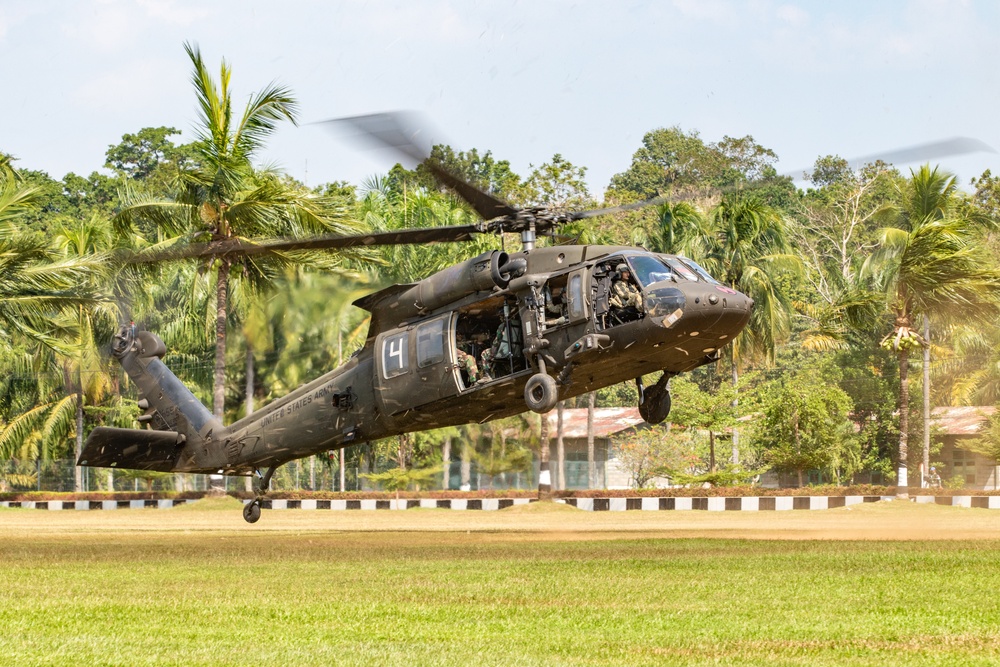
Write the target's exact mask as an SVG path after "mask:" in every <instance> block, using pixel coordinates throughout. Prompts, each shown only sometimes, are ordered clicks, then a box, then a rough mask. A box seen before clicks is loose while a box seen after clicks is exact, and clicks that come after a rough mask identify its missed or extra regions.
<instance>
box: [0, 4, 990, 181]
mask: <svg viewBox="0 0 1000 667" xmlns="http://www.w3.org/2000/svg"><path fill="white" fill-rule="evenodd" d="M997 34H1000V3H995V2H991V1H982V2H974V1H972V0H966V1H962V0H951V1H948V2H945V1H939V0H881V1H879V2H871V1H869V2H853V1H844V0H839V1H838V2H818V1H817V2H807V1H786V2H780V1H770V0H747V1H746V2H737V1H735V0H731V1H729V0H663V1H660V2H630V1H628V0H617V1H614V2H612V1H607V2H597V1H579V0H578V1H570V0H531V1H522V2H513V1H510V0H497V1H495V2H481V1H474V0H424V1H417V0H411V1H408V2H407V1H404V2H388V1H387V2H378V1H375V0H372V1H369V2H362V1H360V0H340V1H296V0H288V1H287V2H283V3H276V2H266V3H265V2H256V1H253V0H213V1H204V0H202V1H193V0H75V1H62V0H52V1H45V2H40V1H36V0H4V2H3V3H2V4H0V63H2V64H0V68H2V73H3V76H2V79H3V87H4V96H3V102H2V104H0V150H2V151H4V152H8V153H12V154H14V155H15V156H16V157H18V158H19V159H20V162H19V165H20V166H23V167H27V168H32V169H42V170H45V171H47V172H49V173H50V175H52V176H54V177H56V178H61V177H62V176H63V175H64V174H65V173H66V172H68V171H73V172H76V173H79V174H89V173H90V172H91V171H93V170H95V169H99V168H100V167H101V165H102V164H103V162H104V153H105V151H106V150H107V148H108V146H109V145H111V144H115V143H118V142H119V141H120V139H121V136H122V134H124V133H131V132H135V131H137V130H139V129H140V128H142V127H146V126H158V125H168V126H173V127H177V128H178V129H181V130H183V132H184V135H183V139H184V140H187V139H190V138H191V137H192V132H191V128H192V126H193V124H194V122H195V120H196V115H195V113H196V112H195V99H194V95H193V93H192V90H191V85H190V82H189V77H190V69H191V68H190V63H189V61H188V60H187V56H186V55H185V54H184V51H183V48H182V44H183V42H184V41H185V40H189V41H192V42H195V43H197V44H198V45H199V46H200V47H201V49H202V52H203V54H204V56H205V58H206V60H207V62H208V63H209V64H210V66H211V68H212V69H213V71H214V70H217V68H218V64H219V61H220V59H221V58H223V57H225V58H226V59H227V60H228V61H229V62H230V63H231V64H232V66H233V69H234V77H233V88H234V90H235V92H236V94H237V95H238V96H240V97H241V98H242V97H245V96H248V95H249V94H250V93H251V92H253V91H256V90H258V89H260V88H261V87H263V86H264V85H265V84H267V83H269V82H271V81H274V80H276V81H279V82H281V83H282V84H284V85H287V86H289V87H290V88H291V89H292V90H293V91H294V93H295V95H296V96H297V97H298V99H299V101H300V104H301V119H302V121H303V125H302V126H300V127H298V128H295V127H291V126H289V127H286V128H283V129H282V130H280V132H279V133H278V134H277V136H276V137H275V138H274V140H273V141H272V142H271V144H270V146H269V149H268V151H267V154H266V155H264V156H262V158H263V159H265V160H267V161H269V162H275V163H277V164H279V165H281V166H282V167H283V168H284V169H286V170H287V171H288V172H289V173H291V174H292V175H294V176H296V177H297V178H300V179H304V180H307V181H308V182H309V183H310V184H313V185H315V184H318V183H322V182H326V181H333V180H348V181H351V182H360V181H361V180H363V179H364V178H366V177H367V176H369V175H371V174H374V173H377V172H384V171H386V170H387V169H388V168H389V167H391V166H392V163H393V162H394V159H393V158H392V157H391V156H388V155H386V154H384V153H380V152H370V151H366V150H363V149H361V148H359V147H357V146H355V145H353V144H350V143H345V142H344V141H343V140H342V139H340V138H338V137H336V136H333V135H331V134H330V133H329V132H327V131H325V130H324V129H322V128H321V127H318V126H311V125H308V124H306V123H308V122H310V121H318V120H323V119H326V118H331V117H337V116H345V115H353V114H361V113H371V112H375V111H384V110H390V109H414V110H418V111H420V112H422V113H423V114H424V115H426V116H427V117H428V118H430V119H431V120H432V121H433V123H434V126H435V127H436V128H438V129H439V130H440V131H441V134H440V135H439V136H438V137H435V138H436V139H439V140H442V141H446V142H448V143H450V144H451V145H452V146H454V147H456V148H460V149H468V148H472V147H476V148H479V149H480V150H487V149H488V150H492V151H493V154H494V155H495V156H496V157H498V158H503V159H508V160H510V161H511V164H512V166H513V168H514V170H515V171H517V172H518V173H520V174H522V175H527V173H528V172H529V170H530V165H539V164H541V163H543V162H545V161H547V160H549V159H550V158H551V157H552V155H553V154H554V153H561V154H562V155H563V156H564V157H565V158H567V159H569V160H570V161H572V162H573V163H575V164H577V165H582V166H585V167H587V168H588V174H587V176H588V182H589V183H590V186H591V190H592V192H593V193H594V194H599V193H600V192H602V191H603V189H604V187H606V185H607V183H608V181H609V179H610V177H611V176H612V175H613V174H615V173H617V172H620V171H623V170H624V169H626V168H627V167H628V165H629V162H630V158H631V155H632V153H633V152H634V151H635V150H636V149H637V148H638V147H639V146H640V143H641V140H642V136H643V134H645V133H646V132H648V131H649V130H651V129H654V128H657V127H667V126H672V125H679V126H681V127H682V128H684V129H685V130H698V131H699V132H700V134H701V136H702V137H703V138H704V139H705V140H707V141H716V140H719V139H721V138H722V137H723V135H730V136H743V135H746V134H751V135H753V136H754V138H755V139H756V140H757V141H758V142H759V143H761V144H763V145H764V146H767V147H769V148H771V149H773V150H774V151H776V152H777V154H778V156H779V158H780V162H779V170H781V171H791V170H793V169H798V168H803V167H807V166H809V165H810V164H811V163H812V162H813V161H814V160H815V158H816V157H817V156H819V155H825V154H830V153H837V154H840V155H843V156H845V157H850V156H857V155H869V154H872V153H876V152H878V151H881V150H886V149H891V148H895V147H900V146H909V145H913V144H919V143H923V142H928V141H934V140H939V139H944V138H948V137H952V136H971V137H976V138H978V139H981V140H983V141H985V142H986V143H987V144H990V145H991V146H994V147H996V148H998V149H1000V123H998V120H1000V113H998V110H1000V85H998V84H1000V73H998V64H1000V39H997V37H996V35H997ZM941 164H942V166H944V167H945V168H947V169H949V170H951V171H953V172H956V173H957V174H958V176H959V177H960V181H961V183H962V184H963V185H964V186H967V184H968V181H969V179H970V178H971V177H972V176H976V175H978V174H980V173H981V172H982V171H983V170H984V169H987V168H990V169H993V171H994V172H995V173H996V172H1000V155H998V154H991V153H979V154H975V155H970V156H965V157H961V158H949V159H945V160H941Z"/></svg>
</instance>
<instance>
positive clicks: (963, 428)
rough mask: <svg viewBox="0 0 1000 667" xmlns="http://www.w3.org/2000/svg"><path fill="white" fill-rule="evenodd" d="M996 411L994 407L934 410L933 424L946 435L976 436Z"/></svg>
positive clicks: (932, 413)
mask: <svg viewBox="0 0 1000 667" xmlns="http://www.w3.org/2000/svg"><path fill="white" fill-rule="evenodd" d="M996 410H997V409H996V407H994V406H992V405H972V406H961V407H953V406H945V407H940V408H933V409H932V410H931V424H932V426H933V427H934V428H935V429H936V430H937V432H938V433H942V434H944V435H976V434H978V433H979V429H980V427H982V426H983V425H984V424H985V423H986V420H988V419H989V418H990V417H992V416H993V413H995V412H996Z"/></svg>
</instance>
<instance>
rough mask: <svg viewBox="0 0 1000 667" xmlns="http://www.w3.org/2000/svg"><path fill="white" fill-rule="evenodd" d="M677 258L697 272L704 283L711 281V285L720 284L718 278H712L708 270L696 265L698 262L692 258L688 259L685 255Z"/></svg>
mask: <svg viewBox="0 0 1000 667" xmlns="http://www.w3.org/2000/svg"><path fill="white" fill-rule="evenodd" d="M678 259H680V260H681V261H682V262H684V263H685V264H687V265H688V266H689V267H691V270H692V271H694V272H695V273H697V274H698V275H699V276H701V278H702V280H704V281H705V282H706V283H711V284H713V285H721V284H722V283H720V282H719V281H718V280H716V279H715V278H713V277H712V275H711V274H710V273H709V272H708V271H706V270H705V269H703V268H701V266H699V265H698V262H696V261H694V260H693V259H688V258H687V257H679V258H678Z"/></svg>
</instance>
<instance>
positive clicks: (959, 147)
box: [780, 137, 996, 181]
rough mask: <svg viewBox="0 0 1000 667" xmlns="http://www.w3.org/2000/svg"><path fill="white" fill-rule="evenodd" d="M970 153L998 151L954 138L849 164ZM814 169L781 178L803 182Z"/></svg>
mask: <svg viewBox="0 0 1000 667" xmlns="http://www.w3.org/2000/svg"><path fill="white" fill-rule="evenodd" d="M969 153H996V150H995V149H994V148H993V147H992V146H990V145H989V144H987V143H986V142H984V141H980V140H979V139H975V138H973V137H952V138H951V139H942V140H941V141H930V142H927V143H925V144H917V145H915V146H909V147H907V148H896V149H893V150H889V151H883V152H881V153H872V154H871V155H863V156H861V157H854V158H850V159H848V160H847V164H848V165H851V167H852V168H853V169H857V168H858V167H861V166H862V165H866V164H871V163H873V162H879V161H881V162H884V163H886V164H892V165H896V164H912V163H914V162H930V161H931V160H936V159H938V158H943V157H951V156H953V155H967V154H969ZM812 170H813V167H807V168H805V169H797V170H792V171H786V172H783V173H782V174H780V175H781V176H790V177H791V178H792V179H794V180H797V181H801V180H802V179H803V177H804V175H805V174H809V173H812Z"/></svg>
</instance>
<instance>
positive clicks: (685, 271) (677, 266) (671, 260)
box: [663, 257, 698, 282]
mask: <svg viewBox="0 0 1000 667" xmlns="http://www.w3.org/2000/svg"><path fill="white" fill-rule="evenodd" d="M663 259H664V260H665V261H666V263H667V264H668V265H669V266H670V268H671V269H673V270H674V271H675V272H676V273H677V274H678V275H679V276H680V277H682V278H684V280H690V281H692V282H697V281H698V274H697V273H695V272H694V271H692V270H691V269H690V268H689V267H688V266H687V265H686V264H684V263H683V262H681V261H680V260H679V259H677V258H676V257H664V258H663Z"/></svg>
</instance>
